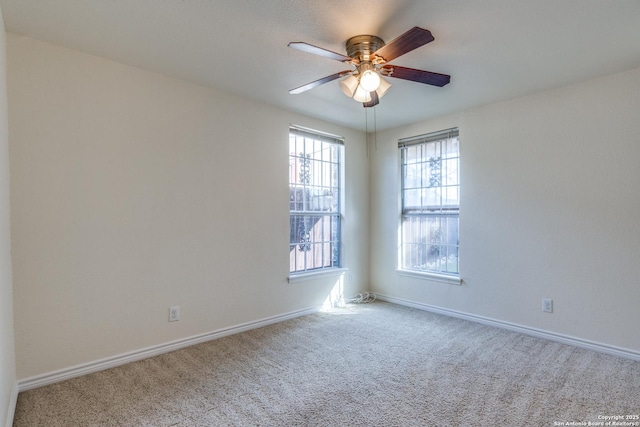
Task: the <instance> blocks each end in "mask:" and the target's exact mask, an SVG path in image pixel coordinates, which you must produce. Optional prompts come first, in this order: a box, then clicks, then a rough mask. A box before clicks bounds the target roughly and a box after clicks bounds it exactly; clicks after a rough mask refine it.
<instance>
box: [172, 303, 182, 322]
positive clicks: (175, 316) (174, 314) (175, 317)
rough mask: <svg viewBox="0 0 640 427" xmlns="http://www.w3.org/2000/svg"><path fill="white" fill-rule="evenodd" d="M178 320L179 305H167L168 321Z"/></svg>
mask: <svg viewBox="0 0 640 427" xmlns="http://www.w3.org/2000/svg"><path fill="white" fill-rule="evenodd" d="M178 320H180V306H178V305H174V306H173V307H169V322H177V321H178Z"/></svg>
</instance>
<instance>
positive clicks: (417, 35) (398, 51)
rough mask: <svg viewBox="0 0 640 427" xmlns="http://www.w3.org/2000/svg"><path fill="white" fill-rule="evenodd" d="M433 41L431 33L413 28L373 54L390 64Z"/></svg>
mask: <svg viewBox="0 0 640 427" xmlns="http://www.w3.org/2000/svg"><path fill="white" fill-rule="evenodd" d="M433 40H434V39H433V36H432V35H431V31H429V30H425V29H424V28H420V27H413V28H412V29H410V30H409V31H407V32H406V33H404V34H402V35H401V36H399V37H397V38H395V39H393V40H391V41H390V42H389V43H387V44H386V45H384V46H382V47H381V48H380V49H378V50H376V51H375V52H374V53H373V54H374V55H376V56H381V57H382V58H383V59H384V60H385V61H386V62H391V61H393V60H394V59H396V58H397V57H399V56H400V55H404V54H405V53H407V52H411V51H412V50H413V49H416V48H419V47H420V46H422V45H425V44H427V43H429V42H432V41H433Z"/></svg>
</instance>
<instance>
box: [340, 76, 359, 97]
mask: <svg viewBox="0 0 640 427" xmlns="http://www.w3.org/2000/svg"><path fill="white" fill-rule="evenodd" d="M357 88H358V79H357V77H356V76H354V75H353V74H352V75H350V76H348V77H347V78H345V79H342V80H340V89H342V92H344V94H345V95H347V96H348V97H349V98H353V95H355V93H356V89H357Z"/></svg>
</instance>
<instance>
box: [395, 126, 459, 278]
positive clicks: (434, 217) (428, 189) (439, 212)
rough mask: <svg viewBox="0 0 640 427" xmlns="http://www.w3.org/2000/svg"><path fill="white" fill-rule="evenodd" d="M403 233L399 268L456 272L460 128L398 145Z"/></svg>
mask: <svg viewBox="0 0 640 427" xmlns="http://www.w3.org/2000/svg"><path fill="white" fill-rule="evenodd" d="M398 146H399V149H400V159H401V198H402V220H401V222H402V224H401V227H402V230H401V233H400V235H401V242H400V257H399V258H400V264H401V265H400V268H401V269H403V270H413V271H419V272H425V273H436V274H445V275H453V276H457V275H458V274H459V268H458V264H459V260H458V247H459V236H458V229H459V216H460V150H459V139H458V129H448V130H445V131H441V132H435V133H430V134H426V135H420V136H417V137H413V138H407V139H402V140H400V141H399V144H398Z"/></svg>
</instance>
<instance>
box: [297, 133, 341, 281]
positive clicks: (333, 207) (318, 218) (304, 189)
mask: <svg viewBox="0 0 640 427" xmlns="http://www.w3.org/2000/svg"><path fill="white" fill-rule="evenodd" d="M343 156H344V142H343V140H342V139H341V138H339V137H336V136H333V135H328V134H324V133H321V132H316V131H312V130H309V129H303V128H298V127H291V128H290V129H289V223H290V232H289V271H290V272H291V273H304V272H311V271H318V270H324V269H330V268H337V267H340V263H341V259H340V258H341V257H340V240H341V206H340V200H341V191H342V190H341V187H342V185H341V184H342V179H341V170H342V161H343Z"/></svg>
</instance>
